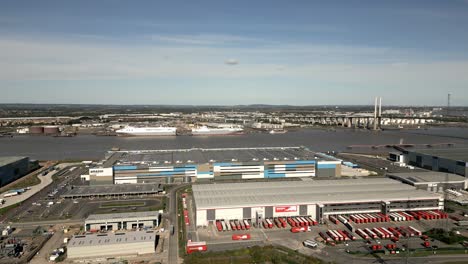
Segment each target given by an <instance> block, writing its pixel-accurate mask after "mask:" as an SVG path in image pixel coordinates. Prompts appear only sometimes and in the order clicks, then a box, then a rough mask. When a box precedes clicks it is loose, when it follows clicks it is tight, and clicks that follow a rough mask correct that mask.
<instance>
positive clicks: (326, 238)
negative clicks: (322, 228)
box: [319, 232, 332, 242]
mask: <svg viewBox="0 0 468 264" xmlns="http://www.w3.org/2000/svg"><path fill="white" fill-rule="evenodd" d="M319 235H320V236H321V237H322V238H323V240H325V241H326V242H330V241H331V240H332V239H331V238H330V237H328V236H326V235H325V234H324V233H322V232H320V233H319Z"/></svg>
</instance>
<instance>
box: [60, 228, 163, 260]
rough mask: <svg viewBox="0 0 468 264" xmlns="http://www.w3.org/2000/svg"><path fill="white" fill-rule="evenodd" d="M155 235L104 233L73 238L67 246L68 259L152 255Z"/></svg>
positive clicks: (147, 232)
mask: <svg viewBox="0 0 468 264" xmlns="http://www.w3.org/2000/svg"><path fill="white" fill-rule="evenodd" d="M155 250H156V234H155V233H154V232H153V231H135V232H128V233H106V234H90V235H77V236H73V237H72V238H71V239H70V241H69V243H68V245H67V256H68V258H69V259H78V258H79V259H92V258H98V257H118V256H135V255H145V254H154V253H155Z"/></svg>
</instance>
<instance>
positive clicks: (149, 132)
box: [115, 126, 177, 136]
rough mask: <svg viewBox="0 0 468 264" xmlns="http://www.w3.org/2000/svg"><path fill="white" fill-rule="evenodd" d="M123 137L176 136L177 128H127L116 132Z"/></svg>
mask: <svg viewBox="0 0 468 264" xmlns="http://www.w3.org/2000/svg"><path fill="white" fill-rule="evenodd" d="M115 133H117V134H118V135H123V136H175V135H176V133H177V128H175V127H131V126H128V127H125V128H123V129H119V130H117V131H115Z"/></svg>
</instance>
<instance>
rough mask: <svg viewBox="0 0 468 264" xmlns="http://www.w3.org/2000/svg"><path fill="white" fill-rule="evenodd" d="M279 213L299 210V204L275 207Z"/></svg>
mask: <svg viewBox="0 0 468 264" xmlns="http://www.w3.org/2000/svg"><path fill="white" fill-rule="evenodd" d="M275 212H277V213H288V212H297V206H277V207H275Z"/></svg>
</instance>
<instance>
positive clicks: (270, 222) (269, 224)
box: [266, 219, 273, 228]
mask: <svg viewBox="0 0 468 264" xmlns="http://www.w3.org/2000/svg"><path fill="white" fill-rule="evenodd" d="M266 221H267V224H268V228H273V222H272V221H271V219H267V220H266Z"/></svg>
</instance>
